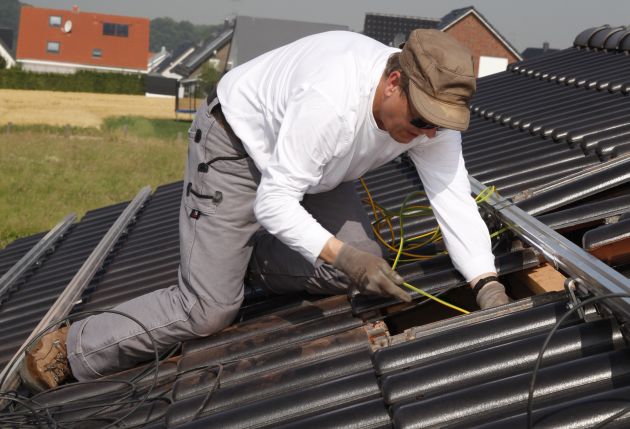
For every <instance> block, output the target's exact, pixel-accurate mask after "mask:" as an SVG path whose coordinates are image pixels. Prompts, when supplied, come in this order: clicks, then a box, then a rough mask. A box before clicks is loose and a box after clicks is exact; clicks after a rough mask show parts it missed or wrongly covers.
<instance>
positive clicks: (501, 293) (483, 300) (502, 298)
mask: <svg viewBox="0 0 630 429" xmlns="http://www.w3.org/2000/svg"><path fill="white" fill-rule="evenodd" d="M509 302H510V298H508V296H507V295H506V294H505V287H503V285H502V284H501V283H499V282H497V281H493V282H488V283H487V284H485V285H484V286H483V287H482V288H481V289H480V290H479V292H477V304H478V305H479V308H481V309H482V310H484V309H486V308H491V307H496V306H498V305H503V304H507V303H509Z"/></svg>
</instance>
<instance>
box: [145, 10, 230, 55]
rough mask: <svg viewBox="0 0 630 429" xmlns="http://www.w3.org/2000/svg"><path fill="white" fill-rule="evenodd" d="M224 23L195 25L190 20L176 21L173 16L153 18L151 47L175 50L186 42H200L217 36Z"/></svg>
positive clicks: (151, 48) (153, 50)
mask: <svg viewBox="0 0 630 429" xmlns="http://www.w3.org/2000/svg"><path fill="white" fill-rule="evenodd" d="M222 28H223V25H222V24H221V25H195V24H193V23H191V22H190V21H175V20H174V19H173V18H168V17H164V18H155V19H152V20H151V37H150V42H149V49H150V50H151V52H158V51H159V50H160V49H162V46H164V47H165V48H166V50H168V51H171V52H172V51H173V50H174V49H175V48H177V47H178V46H179V45H181V44H182V43H185V42H192V43H195V44H199V43H201V42H203V41H204V40H207V39H210V38H213V37H215V36H216V35H217V34H218V32H219V31H220V30H221V29H222Z"/></svg>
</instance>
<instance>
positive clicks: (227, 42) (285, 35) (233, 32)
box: [170, 16, 348, 113]
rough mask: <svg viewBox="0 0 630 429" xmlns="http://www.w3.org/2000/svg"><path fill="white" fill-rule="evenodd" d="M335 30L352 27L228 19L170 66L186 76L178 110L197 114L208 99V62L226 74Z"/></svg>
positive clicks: (281, 20) (181, 88)
mask: <svg viewBox="0 0 630 429" xmlns="http://www.w3.org/2000/svg"><path fill="white" fill-rule="evenodd" d="M331 30H348V27H347V26H343V25H333V24H322V23H314V22H301V21H291V20H284V19H271V18H256V17H250V16H237V17H236V18H235V19H234V20H233V21H226V25H225V29H224V31H223V32H222V33H220V34H219V35H218V36H217V37H216V38H215V39H212V40H210V41H208V42H207V43H206V44H204V45H202V46H199V47H198V48H197V49H195V51H194V52H192V53H191V54H190V55H188V56H186V57H185V58H184V59H183V61H181V62H180V63H179V64H177V65H175V66H174V67H172V68H171V69H170V71H171V73H175V74H177V75H179V76H181V77H182V79H181V80H180V84H181V85H180V91H179V94H178V101H177V106H176V111H177V112H179V113H194V112H195V111H196V110H197V105H198V103H199V101H200V100H202V99H204V98H205V96H204V95H203V94H202V93H201V92H200V91H199V88H198V81H199V75H200V74H201V71H202V68H203V66H204V64H209V65H211V66H212V67H214V68H216V69H217V70H218V71H219V73H224V72H227V71H229V70H230V69H231V68H233V67H236V66H237V65H239V64H243V63H244V62H247V61H249V60H251V59H253V58H255V57H257V56H258V55H261V54H263V53H265V52H267V51H270V50H272V49H275V48H278V47H280V46H282V45H286V44H287V43H291V42H293V41H295V40H297V39H300V38H302V37H305V36H308V35H311V34H316V33H321V32H324V31H331Z"/></svg>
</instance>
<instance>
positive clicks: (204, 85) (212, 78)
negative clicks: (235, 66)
mask: <svg viewBox="0 0 630 429" xmlns="http://www.w3.org/2000/svg"><path fill="white" fill-rule="evenodd" d="M219 79H221V73H219V71H218V70H217V69H215V68H214V67H212V66H211V65H210V64H208V63H206V64H204V65H203V66H201V72H200V73H199V88H200V89H201V90H202V91H203V92H204V93H205V94H206V95H210V94H211V93H212V91H213V90H214V87H215V86H216V85H217V83H218V82H219Z"/></svg>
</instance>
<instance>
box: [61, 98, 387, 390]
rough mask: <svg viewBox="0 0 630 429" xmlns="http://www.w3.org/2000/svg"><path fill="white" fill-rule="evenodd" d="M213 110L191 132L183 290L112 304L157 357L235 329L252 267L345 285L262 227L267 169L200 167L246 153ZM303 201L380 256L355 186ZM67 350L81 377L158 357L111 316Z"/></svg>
mask: <svg viewBox="0 0 630 429" xmlns="http://www.w3.org/2000/svg"><path fill="white" fill-rule="evenodd" d="M216 104H217V103H216V100H215V101H214V102H212V103H210V104H209V105H208V106H203V107H201V108H200V109H199V111H198V112H197V115H196V116H195V119H194V121H193V124H192V126H191V128H190V131H189V146H188V162H187V166H186V173H185V182H184V192H183V195H182V201H181V205H180V213H179V238H180V266H179V270H178V284H176V285H173V286H171V287H168V288H166V289H162V290H157V291H154V292H151V293H149V294H146V295H143V296H140V297H138V298H135V299H132V300H130V301H127V302H125V303H123V304H120V305H118V306H117V307H115V310H117V311H120V312H124V313H126V314H129V315H130V316H133V317H134V318H136V319H138V320H139V321H141V322H142V323H143V324H144V325H145V327H146V328H147V329H148V330H149V331H150V332H151V334H152V336H153V338H154V340H155V342H156V344H157V347H158V350H159V352H163V351H165V350H167V349H168V348H169V347H171V346H172V345H174V344H176V343H178V342H180V341H187V340H190V339H194V338H199V337H202V336H207V335H210V334H212V333H214V332H217V331H219V330H221V329H223V328H224V327H226V326H227V325H229V324H230V323H231V322H232V320H233V319H234V317H235V316H236V314H237V312H238V310H239V307H240V305H241V303H242V301H243V281H244V277H245V274H246V270H247V269H248V264H249V279H250V280H251V281H253V282H258V283H260V284H262V285H263V286H264V287H266V288H267V289H269V290H270V291H272V292H276V293H288V292H291V291H298V290H307V291H309V292H312V293H323V294H338V293H345V292H346V291H347V287H348V281H347V278H346V277H345V275H344V274H342V273H341V272H339V271H337V270H336V269H334V268H333V267H332V266H330V265H329V264H326V263H323V262H322V261H319V260H318V262H317V263H316V264H315V266H313V265H312V264H311V263H309V262H308V261H307V260H306V259H304V257H302V256H301V255H300V254H299V253H297V252H295V251H293V250H291V249H289V248H288V247H286V246H285V245H284V244H283V243H281V242H280V241H279V240H278V239H277V238H275V237H274V236H272V235H270V234H269V233H267V232H266V231H265V230H263V229H262V228H260V225H259V224H258V223H257V221H256V218H255V216H254V212H253V204H254V200H255V197H256V189H257V187H258V183H259V181H260V172H259V171H258V170H257V169H256V167H255V164H254V162H253V161H252V159H251V158H249V157H246V158H242V159H239V160H220V161H216V162H214V163H212V164H211V165H210V166H209V168H208V169H207V172H203V171H199V169H198V166H199V164H200V163H204V162H208V161H210V160H211V159H213V158H216V157H236V156H239V155H243V154H245V153H246V152H245V149H244V148H243V145H242V144H241V142H240V140H239V139H238V138H237V137H236V136H235V135H234V134H233V133H231V131H230V130H229V127H227V129H228V131H226V130H225V129H224V127H223V126H222V125H221V124H220V123H219V122H218V121H217V120H216V119H215V117H214V116H213V115H212V109H213V108H214V107H215V106H216ZM202 170H203V168H202ZM189 184H190V185H189ZM189 187H190V188H189ZM216 191H219V192H220V193H221V196H218V194H215V192H216ZM195 193H196V194H198V195H205V196H212V197H213V198H200V197H199V196H198V195H195ZM302 204H303V206H304V207H305V208H306V209H307V210H308V211H309V212H310V213H311V214H312V215H313V217H314V218H315V219H317V220H318V221H319V222H320V223H321V224H322V225H323V226H324V227H325V228H326V229H328V230H329V231H330V232H331V233H333V234H335V236H337V237H338V238H339V239H341V240H342V241H345V242H348V243H350V244H352V245H354V246H355V247H359V248H361V249H363V250H366V251H369V252H372V253H374V254H378V255H380V254H381V249H380V247H379V246H378V244H377V243H376V242H375V241H374V240H373V235H372V231H371V229H370V226H369V222H368V219H367V216H366V214H365V211H364V210H363V208H362V206H361V202H360V201H359V199H358V196H357V195H356V192H355V191H354V188H353V185H352V184H351V183H345V184H342V185H340V186H339V187H337V188H336V189H334V190H332V191H329V192H325V193H321V194H313V195H306V196H305V197H304V200H303V201H302ZM252 251H253V254H252ZM67 346H68V359H69V361H70V366H71V369H72V373H73V375H74V376H75V377H76V378H77V379H78V380H91V379H95V378H98V377H101V376H103V375H107V374H111V373H114V372H118V371H121V370H123V369H127V368H130V367H133V366H135V365H136V364H137V363H139V362H142V361H145V360H149V359H151V357H152V356H153V353H154V348H153V346H152V343H151V340H150V339H149V336H148V335H147V334H146V332H145V331H144V330H143V329H142V328H141V327H140V326H139V325H138V324H137V323H135V322H133V321H132V320H130V319H128V318H125V317H123V316H120V315H116V314H111V313H103V314H99V315H96V316H91V317H89V318H87V319H84V320H81V321H79V322H76V323H74V324H72V326H71V327H70V331H69V334H68V342H67Z"/></svg>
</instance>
